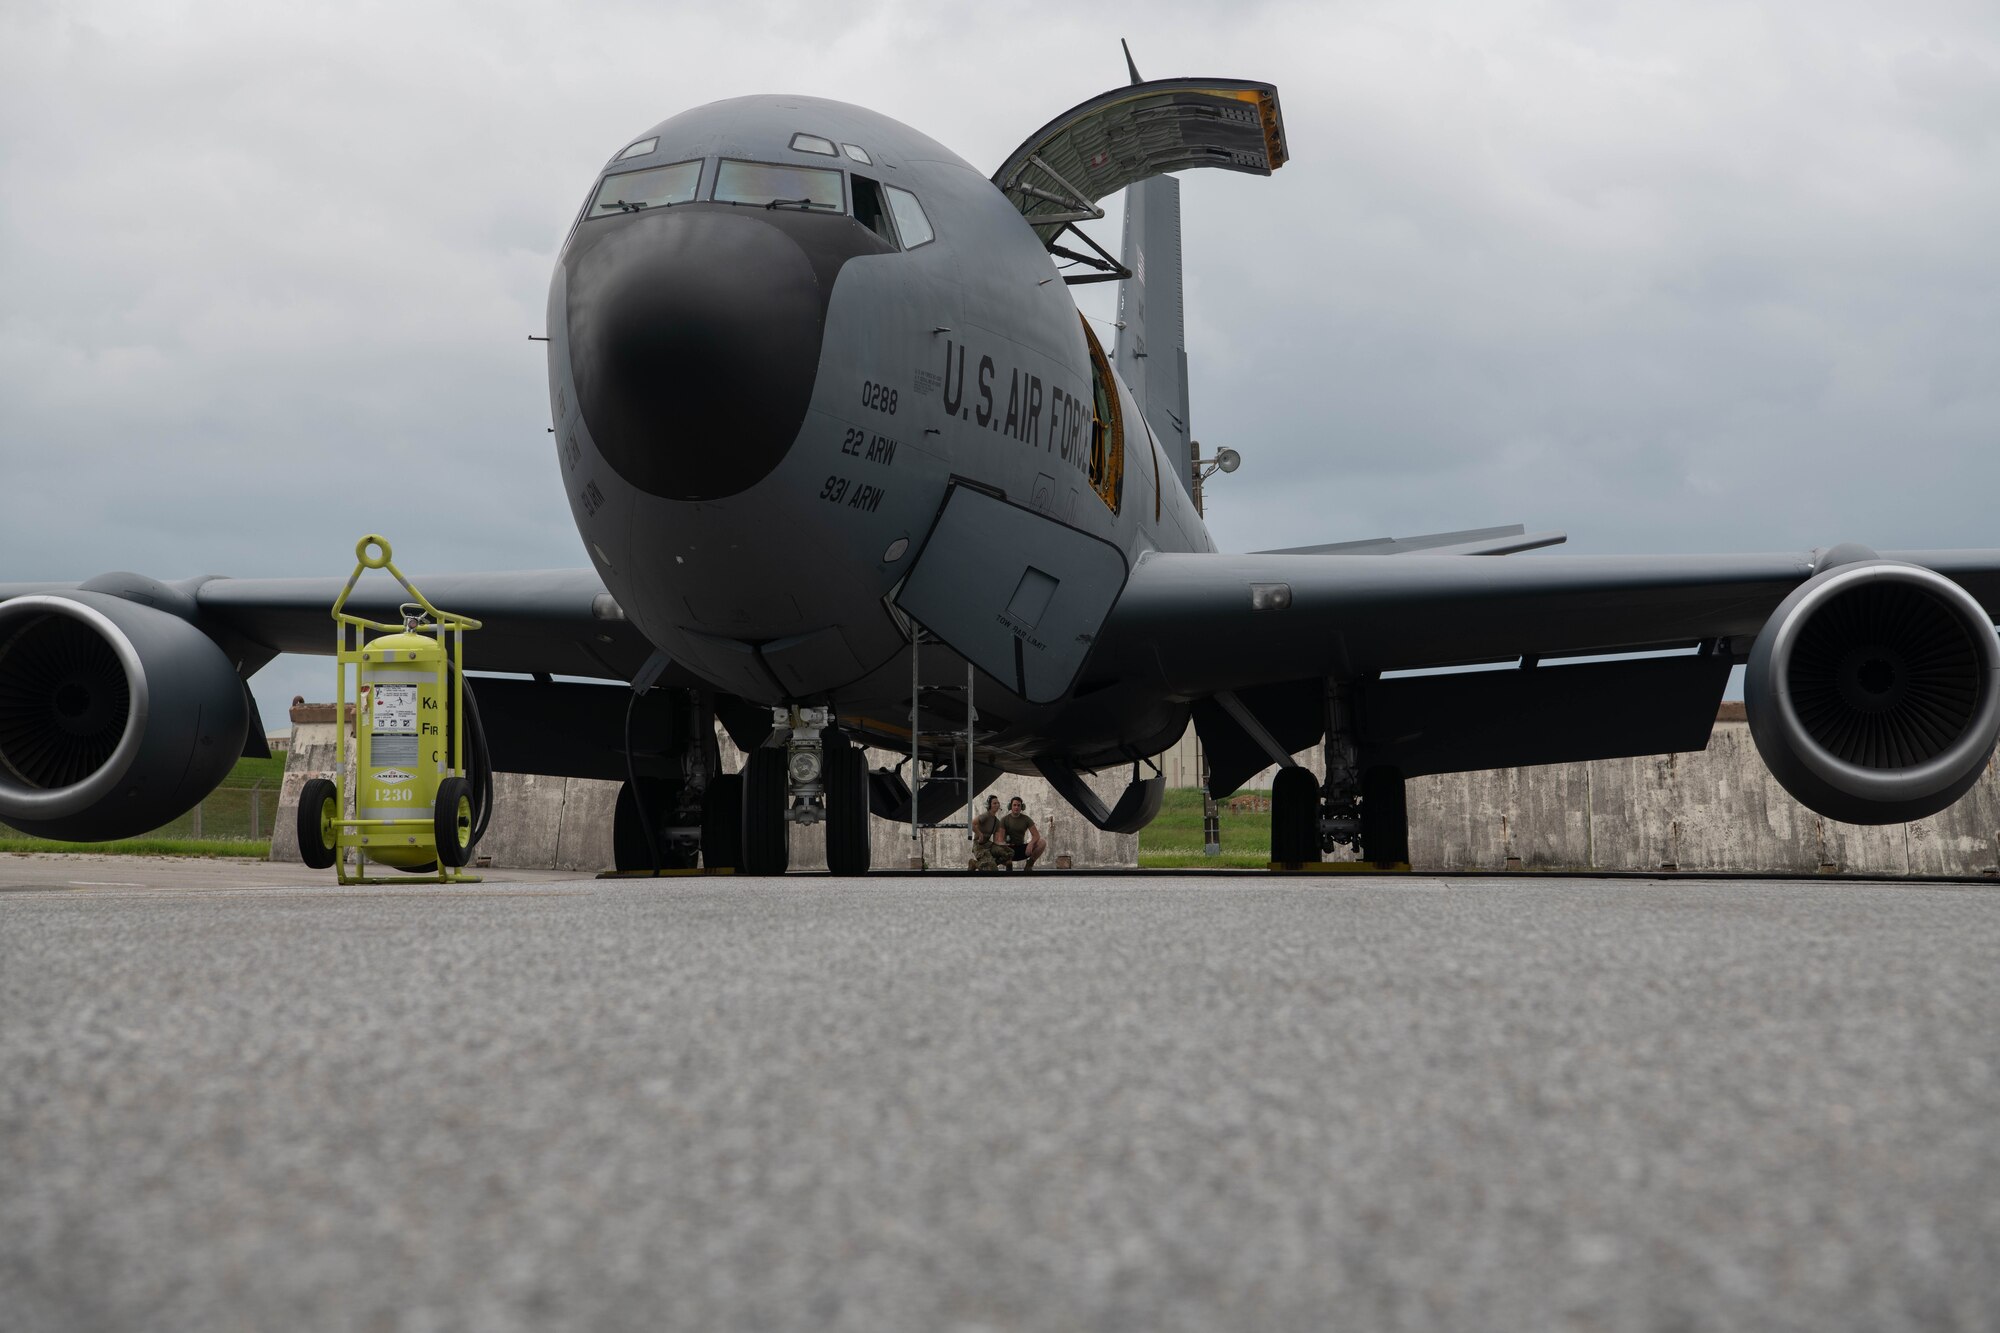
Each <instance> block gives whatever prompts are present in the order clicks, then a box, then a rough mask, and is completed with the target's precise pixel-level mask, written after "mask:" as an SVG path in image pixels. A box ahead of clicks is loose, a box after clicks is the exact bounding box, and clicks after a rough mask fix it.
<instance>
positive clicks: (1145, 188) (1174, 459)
mask: <svg viewBox="0 0 2000 1333" xmlns="http://www.w3.org/2000/svg"><path fill="white" fill-rule="evenodd" d="M1118 45H1119V46H1120V47H1122V48H1123V49H1124V52H1125V68H1126V69H1127V70H1128V71H1130V73H1131V75H1132V82H1133V83H1140V82H1142V80H1141V79H1140V78H1139V66H1138V64H1137V63H1135V62H1134V61H1133V59H1132V48H1131V47H1130V46H1127V45H1126V44H1125V41H1124V39H1123V38H1120V39H1119V42H1118ZM1118 261H1119V262H1120V263H1121V264H1123V265H1124V266H1125V269H1126V271H1127V272H1129V273H1130V274H1131V275H1132V276H1131V277H1129V278H1121V279H1120V280H1119V283H1118V341H1117V343H1116V344H1115V347H1114V350H1113V352H1112V360H1113V361H1114V362H1115V363H1116V364H1117V366H1118V373H1119V375H1120V376H1122V377H1123V378H1124V380H1125V383H1126V384H1127V385H1129V386H1130V387H1131V389H1132V392H1133V393H1134V394H1135V395H1136V396H1137V397H1138V399H1139V408H1140V410H1141V411H1142V412H1144V413H1145V414H1146V423H1147V424H1148V425H1150V426H1151V427H1152V428H1153V436H1154V438H1155V439H1157V440H1158V441H1159V442H1160V451H1161V452H1162V453H1163V454H1165V455H1166V457H1167V460H1168V466H1169V468H1170V469H1171V471H1172V473H1173V475H1174V476H1176V477H1178V478H1180V482H1181V485H1182V486H1183V487H1186V486H1187V485H1188V475H1189V470H1188V467H1187V460H1188V459H1190V458H1192V457H1193V456H1194V455H1193V453H1192V452H1191V450H1190V442H1191V441H1192V439H1193V438H1194V437H1193V436H1192V435H1191V434H1189V430H1190V427H1189V425H1188V373H1187V331H1186V321H1185V320H1184V319H1183V318H1182V315H1181V183H1180V182H1179V181H1177V180H1175V179H1174V178H1173V177H1172V176H1154V177H1151V178H1150V179H1147V180H1142V181H1140V182H1138V183H1137V184H1135V185H1132V186H1129V187H1127V189H1126V191H1125V240H1124V244H1123V246H1122V247H1121V248H1120V250H1119V254H1118Z"/></svg>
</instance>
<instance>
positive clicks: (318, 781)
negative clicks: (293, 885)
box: [299, 778, 340, 870]
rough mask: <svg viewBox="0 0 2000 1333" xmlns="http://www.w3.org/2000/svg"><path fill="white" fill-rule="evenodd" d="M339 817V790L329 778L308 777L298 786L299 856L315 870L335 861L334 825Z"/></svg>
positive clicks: (322, 868)
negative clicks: (304, 782) (304, 783)
mask: <svg viewBox="0 0 2000 1333" xmlns="http://www.w3.org/2000/svg"><path fill="white" fill-rule="evenodd" d="M339 818H340V791H339V789H338V788H336V787H335V786H334V785H333V783H332V782H331V781H330V780H328V779H326V778H309V779H307V781H306V785H305V786H303V787H301V788H299V859H300V860H301V861H304V862H305V863H306V864H307V865H309V866H311V867H312V868H313V869H314V870H324V869H326V868H327V867H328V866H330V865H332V864H333V862H334V857H335V856H336V855H337V852H336V850H335V848H334V845H333V843H334V833H333V826H334V823H335V822H336V821H338V820H339Z"/></svg>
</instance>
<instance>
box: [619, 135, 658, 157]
mask: <svg viewBox="0 0 2000 1333" xmlns="http://www.w3.org/2000/svg"><path fill="white" fill-rule="evenodd" d="M659 146H660V136H658V135H657V134H656V135H654V136H653V137H652V138H650V139H641V140H639V142H637V143H635V144H633V145H632V146H631V147H630V148H627V149H626V150H625V151H624V152H622V153H620V154H619V155H618V156H616V157H614V158H612V159H611V160H612V161H613V162H623V161H624V160H625V159H626V158H628V157H644V156H645V155H646V154H648V153H650V152H652V151H653V150H654V149H655V148H658V147H659Z"/></svg>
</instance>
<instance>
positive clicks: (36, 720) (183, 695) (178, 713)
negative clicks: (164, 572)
mask: <svg viewBox="0 0 2000 1333" xmlns="http://www.w3.org/2000/svg"><path fill="white" fill-rule="evenodd" d="M148 582H150V580H148ZM249 716H250V714H249V709H248V707H247V706H246V704H245V695H244V690H243V682H242V681H241V680H240V679H239V678H238V677H237V674H236V671H235V669H234V668H233V667H232V666H231V665H230V663H229V659H228V658H227V657H226V656H224V654H223V652H222V650H221V649H220V648H218V647H217V646H216V645H215V643H214V642H213V641H212V640H210V639H209V637H208V636H207V635H205V634H203V633H202V632H201V630H200V629H198V628H196V627H195V626H194V625H192V624H190V623H189V622H188V621H187V620H186V619H183V618H182V617H180V616H176V615H173V614H171V613H170V612H167V611H163V610H160V609H158V608H157V607H156V606H147V605H143V604H141V603H138V602H132V601H127V600H124V599H123V598H119V597H113V596H109V595H107V594H104V593H98V592H88V591H77V592H66V593H62V594H60V595H49V594H41V595H34V596H27V597H16V598H13V599H11V600H9V601H6V602H0V821H4V822H6V823H8V824H11V825H13V826H14V827H15V828H17V829H20V830H21V831H22V832H23V833H28V834H32V835H35V836H38V837H47V838H62V839H66V840H73V841H101V840H103V839H106V838H122V837H130V836H132V835H134V834H138V833H144V832H147V831H148V830H150V829H155V828H158V827H160V826H161V825H162V824H165V823H167V822H168V821H169V820H172V819H173V818H175V817H176V816H178V815H180V814H182V813H184V812H186V811H187V810H189V809H191V808H193V806H194V804H195V802H197V801H199V800H200V799H201V798H202V797H203V796H206V795H207V794H208V793H209V792H210V791H212V790H213V789H214V788H215V786H216V785H217V784H218V783H220V782H221V781H222V779H223V777H224V776H225V775H226V774H227V773H228V772H229V770H230V767H231V766H232V765H233V764H234V763H235V762H236V759H237V758H238V756H240V755H241V754H242V753H243V739H244V734H245V731H246V729H247V728H248V725H249Z"/></svg>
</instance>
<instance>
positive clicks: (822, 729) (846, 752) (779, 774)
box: [743, 706, 870, 875]
mask: <svg viewBox="0 0 2000 1333" xmlns="http://www.w3.org/2000/svg"><path fill="white" fill-rule="evenodd" d="M771 721H772V731H771V736H770V738H769V739H768V740H766V741H765V743H764V744H763V745H762V746H760V747H759V748H758V749H756V750H753V751H751V753H750V759H749V764H748V766H747V767H746V768H745V769H744V774H743V869H744V870H745V871H746V872H748V873H749V874H752V875H781V874H783V873H784V872H785V870H786V869H787V868H788V867H789V866H790V864H791V828H790V826H791V825H793V824H819V823H824V824H825V825H826V866H827V869H828V870H830V871H832V872H833V873H834V874H836V875H862V874H866V873H867V872H868V867H869V864H870V849H869V843H868V760H867V755H866V752H865V751H863V750H862V749H861V748H860V747H858V746H856V745H855V744H854V743H853V742H852V741H851V740H849V739H848V737H847V734H846V733H845V732H843V731H841V730H840V728H839V726H838V724H837V723H836V722H835V720H834V717H833V711H832V710H831V709H828V708H800V707H797V706H791V707H786V708H774V709H772V710H771Z"/></svg>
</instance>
